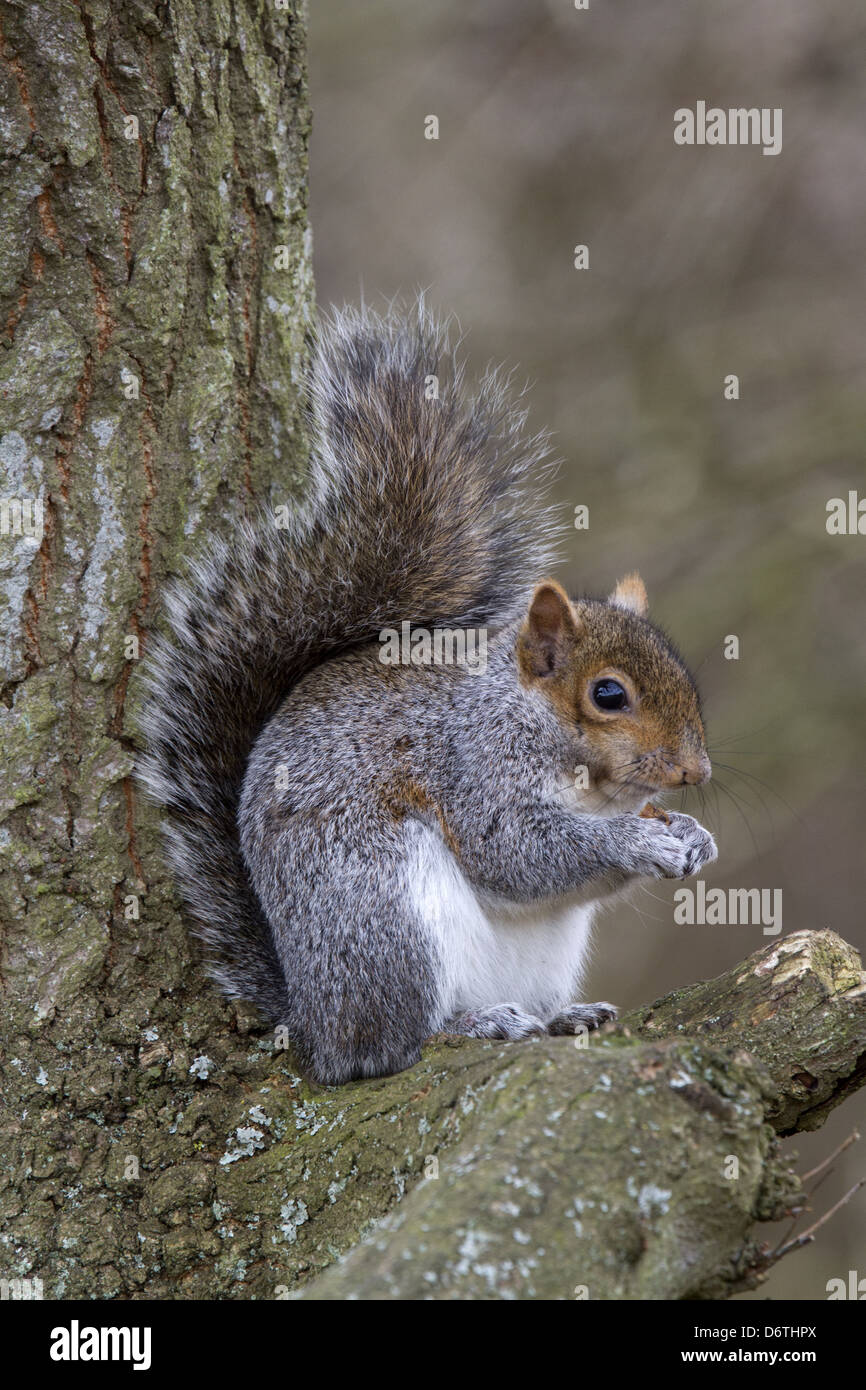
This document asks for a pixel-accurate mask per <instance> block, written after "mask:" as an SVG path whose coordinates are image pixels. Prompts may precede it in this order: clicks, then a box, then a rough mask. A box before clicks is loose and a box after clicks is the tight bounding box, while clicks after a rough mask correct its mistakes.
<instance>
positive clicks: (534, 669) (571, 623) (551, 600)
mask: <svg viewBox="0 0 866 1390" xmlns="http://www.w3.org/2000/svg"><path fill="white" fill-rule="evenodd" d="M579 630H580V625H579V619H578V618H577V615H576V614H575V611H574V609H573V608H572V606H571V602H570V600H569V597H568V594H567V593H566V592H565V590H564V589H563V588H561V587H560V585H559V584H557V583H556V581H555V580H553V579H546V580H545V581H544V583H542V584H539V585H538V588H537V589H536V590H535V593H534V594H533V595H532V602H531V603H530V605H529V612H528V613H527V615H526V621H525V622H524V624H523V630H522V632H521V634H520V664H521V666H522V667H523V669H524V671H525V672H526V674H527V675H529V676H552V675H553V674H554V673H555V672H556V671H557V670H558V669H559V668H560V666H561V665H562V664H563V662H564V661H565V659H566V657H567V655H568V651H569V648H570V646H571V644H572V643H573V642H574V641H575V639H576V638H577V635H578V632H579Z"/></svg>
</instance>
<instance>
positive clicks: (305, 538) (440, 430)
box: [141, 303, 714, 1082]
mask: <svg viewBox="0 0 866 1390" xmlns="http://www.w3.org/2000/svg"><path fill="white" fill-rule="evenodd" d="M434 376H435V377H437V378H438V398H437V397H433V398H431V393H430V391H429V390H428V389H427V388H428V386H429V380H430V378H431V377H434ZM525 418H526V417H525V411H524V410H523V408H522V406H521V405H520V403H519V399H518V401H517V402H515V401H514V400H513V399H512V398H511V395H510V391H509V382H508V378H507V377H505V376H503V375H502V374H501V373H500V372H498V371H494V372H489V373H488V374H487V376H486V377H485V378H484V379H483V381H482V382H481V384H480V388H479V390H478V392H477V394H476V395H475V397H474V398H473V399H469V398H468V397H467V396H466V393H465V391H464V387H463V376H462V369H461V367H460V366H459V365H458V364H457V363H456V361H455V359H454V356H453V353H452V352H451V350H450V348H449V345H448V340H447V333H446V330H445V329H444V328H443V327H442V325H440V324H439V323H437V322H435V321H434V320H433V319H432V318H431V316H430V315H429V314H428V313H427V311H426V310H425V308H424V306H423V303H422V304H420V305H419V306H417V308H416V309H415V310H414V311H410V312H409V313H406V312H403V311H400V310H392V311H391V312H390V313H388V314H386V315H385V316H382V317H380V316H378V315H376V314H373V313H371V312H370V311H369V310H363V311H355V310H346V311H342V312H338V313H334V314H333V315H332V316H331V318H330V319H329V320H328V321H327V322H325V323H324V324H323V326H322V327H321V330H320V333H319V338H318V344H317V348H316V352H315V358H314V365H313V369H312V374H311V423H310V430H311V437H312V439H313V441H314V446H313V453H312V457H311V463H310V477H309V486H308V490H307V499H306V501H305V503H304V505H303V506H302V507H300V508H299V509H298V511H297V513H296V515H295V516H294V518H293V520H292V522H291V525H290V527H289V528H288V529H278V528H277V527H276V526H275V525H274V523H273V521H272V520H271V519H269V518H266V517H262V519H261V520H260V521H258V522H256V523H246V522H245V523H243V524H241V525H240V526H239V527H238V529H237V531H236V533H235V534H234V535H233V536H232V537H231V539H230V540H228V541H213V542H212V543H211V544H210V547H209V549H208V551H207V553H206V554H205V556H204V558H203V559H201V560H200V561H199V562H198V563H197V564H196V565H194V566H193V567H192V570H191V575H190V577H189V578H188V579H186V580H185V581H183V582H181V583H179V584H177V585H176V586H175V588H174V589H173V591H172V592H171V593H170V594H169V596H168V599H167V607H168V617H169V626H170V631H169V633H168V635H167V636H165V637H163V638H160V639H159V640H158V641H157V642H156V643H155V644H154V647H153V650H152V651H151V653H150V655H149V659H148V690H149V694H148V700H147V704H146V709H145V714H144V719H143V728H144V733H145V737H146V743H147V753H146V756H145V757H144V759H143V761H142V765H141V776H142V777H143V779H144V781H145V783H146V785H147V787H148V789H149V790H150V792H151V793H152V794H153V796H154V797H156V798H157V799H158V800H159V801H160V802H161V803H162V804H163V805H164V806H165V808H166V812H167V824H166V832H167V837H168V846H169V853H170V857H171V861H172V864H173V866H174V869H175V872H176V875H177V878H178V880H179V882H180V885H181V887H182V889H183V892H184V895H185V897H186V899H187V902H188V904H189V906H190V909H191V911H192V914H193V916H194V918H195V920H196V923H197V931H198V933H199V935H200V936H201V937H202V938H203V940H204V941H205V943H206V944H207V946H208V948H209V953H210V956H211V962H212V963H211V969H212V973H213V975H214V976H215V978H216V979H217V980H218V981H219V983H220V985H221V986H222V987H223V989H224V990H225V991H226V993H227V994H229V995H230V996H232V997H239V998H244V999H248V1000H251V1001H253V1002H254V1003H255V1004H256V1005H257V1006H258V1007H259V1009H260V1010H261V1011H262V1013H263V1014H265V1015H266V1016H267V1017H268V1018H269V1019H270V1020H271V1021H272V1022H273V1023H275V1024H283V1025H285V1026H286V1028H287V1030H288V1033H289V1036H290V1037H291V1039H292V1042H293V1045H294V1047H295V1049H296V1053H297V1057H298V1060H299V1064H300V1065H301V1066H302V1068H304V1069H305V1070H306V1071H307V1072H309V1073H310V1074H311V1075H312V1076H313V1077H315V1078H316V1079H318V1080H321V1081H326V1082H340V1081H345V1080H348V1079H350V1078H352V1077H357V1076H362V1075H375V1074H381V1073H386V1072H389V1071H395V1070H399V1069H400V1068H402V1067H405V1066H407V1065H409V1064H410V1063H411V1062H412V1061H413V1060H415V1059H416V1058H417V1057H418V1055H419V1050H420V1045H421V1042H422V1041H423V1039H424V1038H425V1037H427V1036H428V1035H429V1034H431V1033H432V1032H435V1031H437V1030H438V1029H441V1028H443V1027H451V1028H453V1029H454V1030H456V1031H463V1032H471V1033H474V1034H476V1035H480V1036H486V1035H490V1036H499V1037H503V1036H526V1035H528V1034H530V1033H532V1032H538V1031H542V1030H543V1029H544V1028H545V1027H548V1026H549V1027H550V1028H551V1031H554V1032H557V1031H560V1032H561V1031H575V1027H578V1026H586V1025H589V1024H591V1023H592V1022H596V1023H597V1022H598V1021H600V1020H601V1019H602V1018H604V1017H609V1016H611V1014H612V1010H610V1009H609V1008H608V1006H591V1005H572V1006H571V1009H570V1010H569V1009H567V1008H566V1005H568V1004H569V1001H570V1000H571V999H572V997H573V996H572V994H571V988H572V985H573V983H574V978H573V977H574V975H575V973H576V971H577V968H578V966H579V964H580V958H581V955H582V953H583V950H584V944H585V943H584V938H585V932H586V926H587V925H588V913H587V909H586V904H588V903H589V902H591V901H594V900H596V899H598V898H600V897H603V896H605V895H606V894H608V893H611V892H614V891H616V889H617V888H619V887H620V886H622V884H623V883H625V882H627V881H628V880H630V879H631V878H632V877H634V876H635V875H639V874H651V875H652V874H654V875H658V874H659V873H677V874H681V873H685V872H688V871H690V869H691V868H692V867H693V866H695V865H697V864H699V863H700V862H703V861H704V860H705V859H706V858H708V857H710V855H711V849H710V847H711V846H712V841H711V840H710V839H709V836H707V835H706V832H705V831H703V830H701V828H700V827H699V826H697V824H696V822H694V821H692V820H691V818H690V817H686V816H679V817H674V818H673V820H674V822H675V823H674V824H672V825H670V826H668V827H665V826H664V825H662V824H661V823H660V822H658V821H650V820H641V819H639V818H638V817H637V816H636V815H634V814H625V815H617V816H614V817H613V818H607V819H605V817H604V816H602V815H591V816H588V815H577V814H576V813H575V812H574V811H573V810H571V809H569V807H568V805H567V804H565V803H563V802H562V801H561V800H559V799H558V797H557V790H556V781H557V778H558V777H559V776H560V775H561V774H562V772H563V771H567V770H568V769H571V768H573V767H574V765H575V763H576V762H580V761H582V760H583V759H584V757H585V750H584V749H583V747H582V745H581V740H580V729H579V728H578V727H577V726H574V728H573V729H569V728H568V727H567V726H566V725H565V724H564V722H563V720H562V719H560V718H558V717H557V715H556V712H555V710H554V709H553V707H552V706H551V705H550V703H549V702H548V701H547V700H546V699H543V698H541V697H540V696H538V695H537V694H536V693H535V692H534V691H533V690H531V689H527V688H526V687H525V686H524V685H523V684H521V682H520V680H519V679H518V675H517V669H516V661H517V656H516V644H517V640H518V632H519V623H520V616H521V614H522V613H523V612H524V611H525V607H526V602H527V600H528V596H529V592H530V589H531V587H532V583H533V581H534V580H536V579H538V578H539V577H540V576H541V575H542V574H543V573H544V571H545V569H546V567H547V565H548V563H549V561H550V559H551V547H552V537H553V527H552V525H551V521H550V514H549V510H548V509H547V507H546V505H545V503H544V500H543V499H544V493H545V489H546V487H547V484H548V480H549V473H550V454H549V447H548V443H547V439H546V437H545V436H544V435H534V436H533V435H530V434H528V432H527V430H526V427H525ZM619 621H620V618H619V617H617V616H615V617H614V623H617V622H619ZM621 621H622V623H623V624H624V629H623V630H624V632H625V629H626V628H627V626H628V624H629V623H630V622H637V621H638V620H637V619H632V618H631V617H630V615H627V614H625V613H623V614H622V615H621ZM402 622H409V623H412V624H413V625H419V626H422V627H424V628H427V629H433V628H436V627H440V626H446V627H448V628H452V629H453V628H459V627H466V626H470V625H472V626H485V627H492V628H495V629H497V632H496V635H495V636H494V638H493V639H492V640H491V643H490V647H489V659H488V663H487V669H486V670H485V671H484V672H483V673H481V674H472V673H469V672H467V670H466V669H465V668H461V667H447V666H446V667H443V666H439V667H428V668H422V667H418V666H413V665H410V666H402V665H401V666H387V665H384V664H383V663H382V661H381V660H380V659H379V655H380V653H379V647H378V645H370V644H371V643H375V640H376V638H377V637H378V636H379V633H380V632H381V630H382V629H384V628H395V627H399V626H400V624H401V623H402ZM646 626H647V627H648V625H646ZM659 659H660V658H659V657H658V652H657V651H656V649H655V648H653V660H656V661H657V660H659ZM664 659H665V660H667V657H665V658H664ZM670 660H671V661H674V660H675V657H674V656H673V654H671V656H670ZM644 799H645V798H644ZM707 842H709V844H707ZM712 852H713V853H714V849H713V850H712ZM540 902H541V903H544V904H547V907H546V909H545V911H546V919H545V921H544V922H540V921H539V920H537V919H538V904H539V903H540ZM560 904H562V906H560ZM581 912H582V913H584V916H586V923H585V924H584V923H583V922H582V919H581V924H580V930H576V931H573V932H572V936H573V945H568V940H569V938H568V932H567V931H566V929H565V927H563V926H559V927H558V926H557V924H556V921H555V920H553V919H556V918H557V914H560V915H562V914H565V915H564V916H562V920H563V922H564V921H565V919H566V916H567V915H568V914H571V917H569V918H568V920H569V921H572V922H576V921H577V917H575V914H578V917H579V915H580V913H581ZM547 918H550V919H551V921H550V922H548V921H547ZM455 923H456V926H455ZM557 933H558V934H557ZM491 943H493V945H491ZM523 943H526V944H525V945H524V944H523ZM533 943H534V944H533ZM521 952H523V953H524V954H521ZM527 952H528V954H526V953H527ZM500 985H501V987H502V988H504V989H507V990H508V991H509V992H508V993H506V994H505V995H504V996H502V995H498V994H497V993H496V990H497V988H498V987H499V986H500ZM491 995H492V997H491ZM503 997H504V998H506V999H508V1000H509V1001H513V1002H509V1003H507V1004H503V1003H502V1002H501V999H502V998H503ZM593 1009H596V1011H597V1012H596V1014H593V1012H592V1011H593ZM458 1015H459V1017H458Z"/></svg>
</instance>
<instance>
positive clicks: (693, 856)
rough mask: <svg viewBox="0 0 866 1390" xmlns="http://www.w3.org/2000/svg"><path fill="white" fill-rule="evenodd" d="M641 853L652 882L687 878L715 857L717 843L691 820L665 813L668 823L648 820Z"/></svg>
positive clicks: (680, 814) (676, 812) (707, 832)
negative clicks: (644, 858)
mask: <svg viewBox="0 0 866 1390" xmlns="http://www.w3.org/2000/svg"><path fill="white" fill-rule="evenodd" d="M643 824H644V825H645V826H646V828H647V834H646V842H645V846H644V852H645V854H646V856H647V859H648V861H649V863H650V865H651V867H650V868H649V869H648V870H645V872H648V873H649V874H650V875H651V876H652V877H654V878H688V877H689V875H690V874H696V873H697V872H698V870H699V869H702V868H703V866H704V865H705V864H711V863H712V861H713V860H714V859H715V858H716V857H717V855H718V851H717V849H716V842H715V840H714V839H713V837H712V835H711V834H710V832H709V831H708V830H705V829H704V827H703V826H702V825H700V824H699V823H698V821H696V820H695V818H694V816H686V815H683V813H682V812H681V811H670V812H668V823H667V824H665V822H664V821H662V820H647V821H644V822H643Z"/></svg>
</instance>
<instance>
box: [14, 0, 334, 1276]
mask: <svg viewBox="0 0 866 1390" xmlns="http://www.w3.org/2000/svg"><path fill="white" fill-rule="evenodd" d="M304 38H305V36H304V24H303V12H302V9H301V6H300V3H299V2H298V0H291V3H288V4H286V3H283V4H278V3H275V2H274V0H170V3H168V4H160V3H156V2H155V0H154V3H153V4H151V3H148V0H131V2H130V0H79V3H70V0H26V3H24V2H23V0H6V2H5V3H2V4H0V77H2V90H0V108H2V112H3V118H2V134H0V139H2V165H0V184H2V192H0V206H2V227H0V296H2V305H0V324H2V325H4V326H5V336H4V338H3V340H2V349H3V350H2V360H0V454H2V462H3V474H4V480H3V484H2V489H3V490H2V499H0V500H2V504H3V505H2V516H0V531H2V534H0V575H2V585H0V594H2V598H0V603H2V609H0V632H2V644H3V656H2V667H3V671H2V684H3V702H2V705H0V716H2V737H3V751H4V759H5V764H6V770H5V776H4V787H3V808H2V826H0V856H2V858H0V865H2V888H0V894H2V896H0V902H2V907H0V917H2V924H3V942H2V988H3V991H4V993H3V1007H2V1053H3V1071H4V1088H5V1102H6V1104H5V1106H4V1114H3V1142H2V1162H3V1171H2V1178H0V1186H2V1191H0V1203H2V1209H0V1219H2V1222H3V1226H4V1229H5V1232H6V1244H5V1245H4V1247H3V1248H4V1254H3V1255H2V1256H0V1277H12V1276H19V1277H21V1276H29V1277H31V1278H41V1279H42V1281H43V1288H44V1293H45V1296H46V1297H54V1298H56V1297H63V1296H73V1295H78V1296H82V1297H93V1296H96V1297H108V1296H112V1295H116V1294H122V1295H123V1294H130V1293H134V1292H135V1291H136V1290H140V1291H141V1292H142V1293H145V1294H148V1295H150V1296H163V1297H164V1296H170V1295H171V1294H172V1293H173V1291H174V1281H175V1280H176V1279H178V1278H179V1277H184V1278H187V1279H188V1280H189V1284H190V1291H191V1292H196V1293H199V1294H202V1293H204V1294H207V1293H208V1292H213V1291H214V1290H215V1289H216V1287H217V1284H216V1282H213V1281H212V1275H211V1274H210V1273H208V1275H207V1277H205V1278H198V1276H197V1274H196V1268H197V1267H199V1268H200V1267H202V1261H203V1260H205V1259H209V1260H212V1259H213V1257H214V1256H215V1254H216V1253H217V1252H218V1250H219V1249H220V1248H221V1244H222V1242H221V1239H220V1236H219V1235H218V1234H217V1233H216V1229H215V1228H216V1218H215V1217H214V1215H213V1213H212V1212H211V1211H210V1209H209V1208H207V1209H205V1208H203V1207H201V1206H200V1205H199V1206H196V1205H195V1203H194V1202H191V1199H192V1198H193V1196H194V1194H195V1193H197V1192H198V1191H199V1186H198V1183H199V1179H198V1177H196V1176H190V1179H189V1181H190V1184H191V1186H190V1187H189V1189H188V1190H187V1191H185V1192H184V1194H183V1203H182V1205H183V1206H184V1207H187V1206H188V1209H187V1211H186V1214H185V1215H183V1216H182V1217H181V1216H179V1215H178V1213H177V1212H176V1211H175V1212H174V1214H173V1215H172V1216H171V1217H170V1218H168V1219H165V1217H164V1210H163V1209H161V1210H160V1212H159V1213H158V1212H157V1211H156V1209H155V1208H154V1207H153V1205H152V1199H153V1196H154V1193H155V1192H156V1191H157V1190H162V1191H164V1190H165V1182H166V1181H168V1182H172V1181H174V1180H176V1178H177V1177H178V1175H179V1174H180V1173H181V1172H182V1171H183V1170H182V1169H181V1167H180V1165H181V1164H183V1163H185V1162H187V1161H189V1160H194V1159H198V1161H199V1163H200V1162H201V1160H200V1157H199V1156H200V1154H201V1153H202V1150H203V1148H204V1147H206V1144H205V1141H204V1140H203V1138H202V1136H201V1133H200V1126H197V1125H196V1123H195V1121H192V1123H193V1130H192V1131H190V1133H189V1134H187V1135H186V1137H183V1135H184V1131H185V1127H186V1126H188V1125H189V1124H190V1121H191V1115H192V1113H193V1111H191V1110H190V1108H189V1101H190V1100H191V1099H192V1097H193V1092H194V1090H195V1087H196V1086H197V1085H198V1084H200V1083H197V1082H196V1081H195V1080H194V1077H193V1076H191V1075H190V1072H189V1067H190V1065H191V1063H192V1061H193V1059H194V1058H195V1056H196V1054H197V1053H199V1052H203V1051H204V1050H205V1049H209V1050H211V1051H213V1052H215V1053H221V1052H222V1051H223V1049H225V1048H229V1049H231V1048H232V1047H234V1048H235V1050H237V1049H238V1048H240V1050H241V1052H244V1053H245V1052H246V1051H248V1050H249V1047H248V1045H247V1043H246V1042H245V1041H244V1040H242V1039H241V1038H239V1035H238V1034H237V1032H233V1031H232V1029H233V1028H236V1026H237V1025H236V1023H235V1022H234V1012H233V1011H232V1010H229V1009H228V1008H227V1007H226V1006H225V1005H224V1004H223V1003H222V1002H221V1001H220V1000H219V999H218V998H217V996H216V994H215V992H214V991H213V990H211V989H210V988H208V987H207V986H206V985H205V983H204V979H203V976H202V973H201V971H200V969H199V968H198V967H197V964H196V961H195V952H194V950H193V949H192V948H191V946H190V943H189V940H188V937H187V933H186V929H185V927H184V924H183V919H182V916H181V913H180V912H179V910H178V903H177V900H176V898H175V895H174V893H173V890H172V888H171V885H170V882H169V880H168V877H167V875H166V873H165V871H164V869H163V867H162V864H161V859H160V854H159V842H158V830H157V824H158V813H157V812H156V811H154V810H153V808H149V807H147V806H145V805H143V804H142V802H141V798H140V796H139V793H138V791H137V789H136V787H135V784H134V783H133V780H132V778H131V771H132V766H133V756H134V750H135V742H134V736H135V692H136V679H135V671H136V664H137V661H138V657H139V655H140V654H141V653H142V652H143V651H144V649H145V647H146V642H147V631H148V627H149V625H150V624H151V622H152V621H153V618H154V615H155V613H156V612H157V607H158V601H159V598H160V593H161V589H162V585H163V581H164V580H165V578H166V576H167V575H168V574H170V573H171V572H172V571H175V570H176V569H177V568H178V567H179V565H180V562H181V560H182V557H183V556H184V555H186V554H187V553H189V552H190V551H191V550H194V548H195V543H196V538H197V537H198V536H199V535H200V534H202V533H203V532H205V531H207V530H211V529H215V530H219V529H223V530H225V529H226V528H229V527H230V526H231V522H232V519H233V518H236V517H237V516H238V515H239V514H240V513H242V512H243V510H244V509H245V507H246V506H247V505H248V503H249V502H250V501H251V499H253V498H255V497H256V496H262V495H265V494H266V493H267V492H268V490H270V494H271V496H272V497H273V499H274V501H275V502H279V501H285V500H286V498H287V496H288V494H289V491H290V490H291V489H292V488H293V487H294V485H295V483H296V479H297V476H298V474H299V472H300V470H301V469H302V467H303V458H304V441H303V435H302V428H301V422H300V415H299V395H300V385H301V380H302V376H303V370H304V361H305V348H304V334H305V329H306V327H307V325H308V322H309V319H310V309H311V300H312V289H311V280H310V251H309V242H308V233H307V220H306V158H307V136H308V127H309V117H308V109H307V92H306V72H305V49H304ZM253 1050H255V1048H254V1045H253ZM218 1084H219V1083H218ZM193 1110H194V1107H193ZM181 1111H185V1112H186V1118H185V1119H181V1118H180V1113H179V1112H181ZM196 1171H198V1169H197V1170H196ZM160 1183H161V1184H162V1187H160ZM188 1204H189V1205H188ZM157 1206H158V1207H159V1206H160V1202H159V1199H157ZM228 1244H229V1245H230V1244H231V1243H230V1242H229V1243H228ZM228 1265H229V1266H231V1267H233V1266H232V1258H231V1255H230V1254H229V1258H228ZM231 1277H232V1276H231V1275H228V1276H227V1277H226V1279H225V1280H224V1281H223V1282H228V1283H230V1282H231ZM238 1277H241V1276H240V1274H239V1275H238ZM209 1281H211V1282H209Z"/></svg>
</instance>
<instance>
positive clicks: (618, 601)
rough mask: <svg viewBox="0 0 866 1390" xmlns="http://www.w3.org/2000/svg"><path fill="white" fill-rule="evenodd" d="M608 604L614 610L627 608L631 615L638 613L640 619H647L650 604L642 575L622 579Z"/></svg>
mask: <svg viewBox="0 0 866 1390" xmlns="http://www.w3.org/2000/svg"><path fill="white" fill-rule="evenodd" d="M608 603H612V604H613V606H614V608H627V609H628V611H629V612H630V613H637V615H638V617H639V618H645V617H646V612H647V607H648V604H647V596H646V588H645V587H644V582H643V580H642V579H641V577H640V575H639V574H637V573H633V574H627V575H626V576H625V578H624V579H621V580H620V581H619V583H618V584H617V586H616V588H615V589H614V591H613V593H612V594H611V596H610V598H609V599H608Z"/></svg>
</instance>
